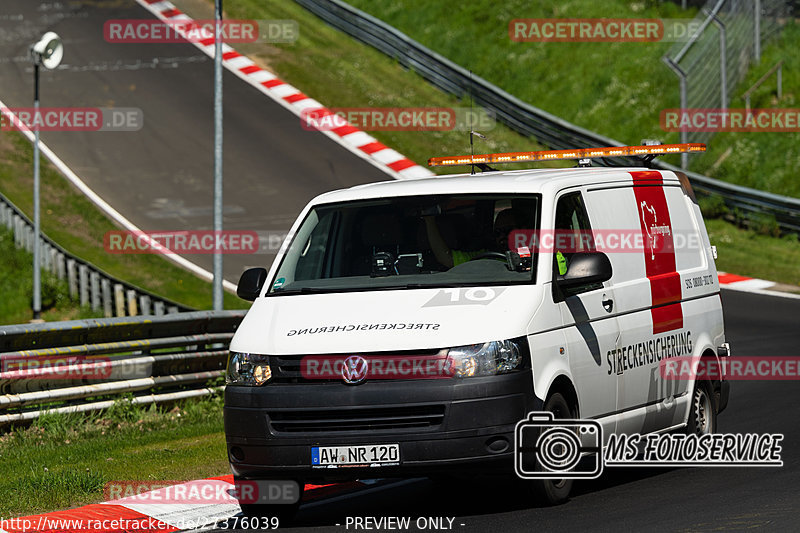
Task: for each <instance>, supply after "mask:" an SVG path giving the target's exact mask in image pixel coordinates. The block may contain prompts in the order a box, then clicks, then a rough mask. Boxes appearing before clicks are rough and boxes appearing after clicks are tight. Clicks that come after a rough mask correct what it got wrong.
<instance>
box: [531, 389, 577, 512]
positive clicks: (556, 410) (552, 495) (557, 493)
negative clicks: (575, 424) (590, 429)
mask: <svg viewBox="0 0 800 533" xmlns="http://www.w3.org/2000/svg"><path fill="white" fill-rule="evenodd" d="M544 410H545V411H549V412H551V413H553V418H554V419H556V420H558V419H559V418H573V417H574V413H573V410H572V409H571V408H570V406H569V403H567V400H566V399H565V398H564V396H563V395H562V394H561V393H558V392H556V393H553V394H552V395H551V396H550V398H548V399H547V402H545V405H544ZM529 483H530V488H531V491H532V492H533V494H534V496H535V497H536V499H537V501H538V502H540V503H542V504H544V505H547V506H550V505H558V504H561V503H564V502H566V501H567V500H568V499H569V493H570V491H572V479H534V480H530V481H529Z"/></svg>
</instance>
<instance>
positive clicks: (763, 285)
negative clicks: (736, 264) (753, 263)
mask: <svg viewBox="0 0 800 533" xmlns="http://www.w3.org/2000/svg"><path fill="white" fill-rule="evenodd" d="M719 284H720V286H721V287H725V288H726V289H737V290H742V291H746V290H751V289H756V290H764V289H769V288H770V287H774V286H775V285H776V283H775V282H774V281H767V280H763V279H758V278H748V277H747V276H738V275H736V274H728V273H727V272H719Z"/></svg>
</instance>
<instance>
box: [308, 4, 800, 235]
mask: <svg viewBox="0 0 800 533" xmlns="http://www.w3.org/2000/svg"><path fill="white" fill-rule="evenodd" d="M295 1H296V2H297V3H298V4H300V5H301V6H303V7H304V8H306V9H308V10H309V11H310V12H312V13H314V14H315V15H316V16H318V17H319V18H321V19H322V20H324V21H325V22H326V23H328V24H330V25H331V26H333V27H334V28H337V29H339V30H341V31H343V32H345V33H347V34H348V35H350V36H351V37H354V38H355V39H358V40H359V41H361V42H363V43H366V44H368V45H370V46H372V47H374V48H376V49H378V50H380V51H381V52H383V53H384V54H386V55H388V56H390V57H392V58H394V59H396V60H397V61H398V62H399V63H400V64H401V65H403V66H405V67H406V68H409V69H412V70H414V72H416V73H418V74H419V75H420V76H422V77H423V78H425V79H426V80H427V81H428V82H430V83H432V84H433V85H435V86H436V87H438V88H440V89H441V90H443V91H445V92H447V93H450V94H453V95H455V96H457V97H459V98H461V97H464V96H467V95H471V96H472V98H473V99H474V100H475V102H476V103H477V104H478V105H481V106H483V107H485V108H487V109H490V110H491V111H493V112H494V113H495V115H496V118H497V119H498V120H500V121H502V122H503V123H505V124H506V125H508V126H509V127H510V128H512V129H514V130H515V131H518V132H519V133H522V134H523V135H527V136H531V137H533V138H535V139H536V140H538V141H539V142H541V143H543V144H545V145H546V146H548V147H550V148H552V149H561V150H564V149H570V148H576V147H591V146H622V145H623V143H621V142H619V141H616V140H614V139H611V138H609V137H605V136H603V135H600V134H598V133H595V132H592V131H589V130H586V129H584V128H581V127H579V126H576V125H575V124H572V123H570V122H567V121H566V120H563V119H560V118H558V117H556V116H554V115H551V114H550V113H547V112H546V111H543V110H541V109H538V108H536V107H534V106H532V105H530V104H527V103H525V102H523V101H521V100H520V99H518V98H516V97H515V96H513V95H511V94H509V93H507V92H505V91H503V90H502V89H500V88H499V87H496V86H495V85H493V84H491V83H489V82H488V81H486V80H484V79H483V78H481V77H479V76H475V75H472V74H471V73H470V72H468V71H467V70H465V69H464V68H462V67H460V66H459V65H456V64H455V63H453V62H452V61H450V60H449V59H447V58H445V57H443V56H441V55H439V54H437V53H436V52H434V51H432V50H430V49H428V48H426V47H425V46H423V45H421V44H420V43H418V42H416V41H415V40H413V39H411V38H410V37H408V36H407V35H405V34H404V33H402V32H400V31H398V30H397V29H395V28H393V27H391V26H389V25H388V24H386V23H385V22H383V21H381V20H379V19H377V18H375V17H373V16H371V15H369V14H367V13H364V12H363V11H361V10H359V9H356V8H354V7H352V6H350V5H349V4H347V3H345V2H342V1H341V0H295ZM604 161H605V164H607V165H610V166H641V162H640V161H639V160H636V159H633V158H613V159H607V160H604ZM650 166H652V167H655V168H660V169H664V170H673V171H680V169H679V168H678V167H675V166H673V165H669V164H666V163H663V162H661V161H658V160H656V161H653V162H651V163H650ZM686 174H687V175H688V176H689V179H690V181H691V182H692V185H693V186H694V187H695V189H696V190H697V191H698V192H699V193H701V194H713V195H718V196H720V197H721V198H723V200H724V201H725V204H726V205H727V206H728V207H729V208H730V209H738V210H740V211H742V213H743V214H745V216H748V215H753V214H758V215H762V214H764V213H767V214H770V215H773V216H775V218H776V220H777V221H778V223H779V225H780V226H781V228H782V229H783V230H788V231H795V232H800V199H797V198H790V197H788V196H781V195H777V194H771V193H766V192H762V191H758V190H755V189H750V188H747V187H741V186H737V185H733V184H730V183H726V182H724V181H720V180H716V179H714V178H710V177H708V176H703V175H702V174H697V173H695V172H686Z"/></svg>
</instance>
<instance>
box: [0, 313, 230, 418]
mask: <svg viewBox="0 0 800 533" xmlns="http://www.w3.org/2000/svg"><path fill="white" fill-rule="evenodd" d="M244 315H245V311H199V312H193V313H180V314H176V315H167V316H145V317H137V318H135V319H131V318H109V319H89V320H74V321H68V322H52V323H45V324H22V325H14V326H0V425H7V424H13V423H22V422H27V421H30V420H34V419H36V418H38V417H39V416H41V415H42V414H43V413H44V412H51V413H69V412H84V411H96V410H101V409H107V408H109V407H111V406H112V405H113V404H114V402H115V400H118V399H119V398H120V397H121V395H125V394H132V395H133V397H132V399H131V402H132V403H136V404H143V403H160V402H168V401H175V400H180V399H184V398H192V397H198V396H206V395H209V394H214V393H216V392H218V391H219V390H221V388H222V387H220V386H208V382H209V381H211V380H215V379H218V378H220V377H221V376H223V374H224V369H225V364H226V361H227V348H228V345H229V344H230V340H231V338H232V337H233V332H234V330H235V329H236V327H238V325H239V323H240V322H241V321H242V319H243V318H244Z"/></svg>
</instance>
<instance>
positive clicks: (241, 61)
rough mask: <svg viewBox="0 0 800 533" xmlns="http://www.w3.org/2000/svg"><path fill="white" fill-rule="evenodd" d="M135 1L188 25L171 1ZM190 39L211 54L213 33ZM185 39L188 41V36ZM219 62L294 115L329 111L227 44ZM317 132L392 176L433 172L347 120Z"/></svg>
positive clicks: (165, 18) (180, 30)
mask: <svg viewBox="0 0 800 533" xmlns="http://www.w3.org/2000/svg"><path fill="white" fill-rule="evenodd" d="M136 1H137V2H138V3H139V4H140V5H141V6H142V7H144V8H145V9H147V10H148V11H150V12H151V13H153V14H154V15H155V16H156V17H158V18H159V19H160V20H162V21H164V22H180V23H181V26H183V25H184V24H187V25H190V24H191V23H192V22H193V19H192V18H191V17H189V16H188V15H186V14H184V13H182V12H181V11H180V10H179V9H177V8H176V7H175V6H174V5H173V4H172V3H170V2H168V1H166V0H136ZM190 27H191V26H190ZM186 29H188V28H182V27H176V30H177V31H178V33H181V34H182V35H184V36H185V35H186V31H185V30H186ZM200 31H202V30H200ZM206 33H207V32H206ZM194 41H195V40H191V44H194V45H195V46H196V47H197V48H199V49H200V50H202V51H203V52H204V53H205V54H206V55H208V56H209V57H212V58H213V57H214V37H213V35H209V37H208V38H206V39H202V40H200V41H199V42H194ZM187 42H189V40H188V39H187ZM222 64H223V66H224V67H225V68H227V69H228V70H230V71H231V72H233V73H234V74H236V75H237V76H238V77H240V78H241V79H243V80H244V81H246V82H247V83H249V84H250V85H252V86H253V87H255V88H256V89H258V90H259V91H261V92H262V93H264V94H265V95H267V96H269V97H270V98H272V99H273V100H275V101H276V102H278V103H279V104H280V105H282V106H283V107H285V108H286V109H288V110H290V111H291V112H292V113H294V114H295V115H297V116H298V118H300V117H301V116H302V115H301V114H302V113H303V111H306V112H308V110H311V109H314V110H317V112H315V116H323V115H325V114H330V111H328V110H327V108H325V106H323V105H322V104H321V103H319V102H318V101H316V100H314V99H313V98H311V97H309V96H308V95H306V94H304V93H302V92H301V91H300V90H298V89H296V88H295V87H292V86H291V85H289V84H288V83H286V82H284V81H282V80H280V79H278V77H277V76H275V75H274V74H273V73H271V72H269V71H267V70H264V69H262V68H261V67H259V66H258V65H256V64H255V62H253V61H252V60H251V59H250V58H248V57H246V56H243V55H241V54H240V53H239V52H237V51H236V50H234V49H233V48H232V47H230V46H229V45H227V44H223V45H222ZM326 112H327V113H326ZM320 133H322V134H324V135H327V136H328V137H330V138H331V139H333V140H334V141H336V142H337V143H339V144H341V145H342V146H344V147H345V148H347V149H348V150H349V151H351V152H352V153H354V154H356V155H358V156H359V157H361V158H363V159H365V160H367V161H369V162H370V163H372V164H373V165H375V166H376V167H378V168H380V169H381V170H383V171H384V172H386V173H387V174H389V175H391V176H392V177H394V178H395V179H410V178H424V177H429V176H433V175H434V174H433V172H431V171H430V170H428V169H427V168H425V167H422V166H420V165H417V164H416V163H415V162H413V161H411V160H410V159H408V158H407V157H405V156H404V155H402V154H400V153H399V152H397V151H395V150H392V149H391V148H389V147H388V146H386V145H384V144H383V143H380V142H378V140H377V139H375V138H374V137H372V136H371V135H368V134H366V133H364V132H363V131H361V130H358V129H356V128H355V127H353V126H351V125H349V124H346V125H344V126H340V127H338V128H335V129H332V130H331V131H320Z"/></svg>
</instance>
